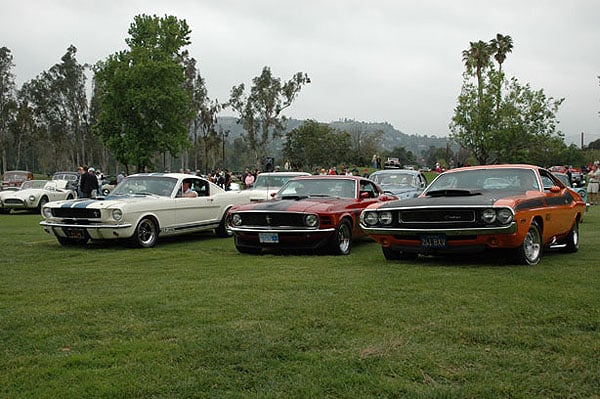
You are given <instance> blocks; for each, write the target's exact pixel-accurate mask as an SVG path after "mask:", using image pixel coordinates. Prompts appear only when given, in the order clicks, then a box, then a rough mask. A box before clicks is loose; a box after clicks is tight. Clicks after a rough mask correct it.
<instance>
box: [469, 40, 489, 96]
mask: <svg viewBox="0 0 600 399" xmlns="http://www.w3.org/2000/svg"><path fill="white" fill-rule="evenodd" d="M492 52H493V50H492V47H491V46H490V45H489V44H488V43H486V42H484V41H481V40H480V41H478V42H470V43H469V49H467V50H464V51H463V62H464V63H465V66H466V67H467V73H468V74H469V75H472V74H473V71H475V76H476V77H477V87H478V90H479V96H480V97H481V93H482V90H483V86H482V74H483V71H484V70H485V68H487V67H489V66H490V57H491V56H492Z"/></svg>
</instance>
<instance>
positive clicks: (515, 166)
mask: <svg viewBox="0 0 600 399" xmlns="http://www.w3.org/2000/svg"><path fill="white" fill-rule="evenodd" d="M477 169H531V170H538V169H541V168H540V167H539V166H534V165H528V164H519V163H506V164H497V165H476V166H463V167H461V168H454V169H448V170H446V171H445V172H444V173H452V172H460V171H463V170H477Z"/></svg>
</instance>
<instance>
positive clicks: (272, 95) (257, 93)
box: [227, 66, 310, 168]
mask: <svg viewBox="0 0 600 399" xmlns="http://www.w3.org/2000/svg"><path fill="white" fill-rule="evenodd" d="M252 83H253V84H252V87H251V88H250V92H249V94H246V93H245V85H244V84H243V83H241V84H240V85H238V86H234V87H233V88H232V89H231V95H230V100H229V103H228V104H227V105H228V106H231V108H232V109H233V110H234V111H235V112H237V113H238V115H239V121H240V123H241V124H242V126H243V127H244V130H245V131H246V134H245V139H246V142H247V144H248V148H249V150H250V151H251V153H252V156H253V158H254V162H255V164H256V167H257V168H259V167H260V165H261V164H262V160H263V159H264V157H265V155H266V153H265V151H266V147H267V145H268V144H269V141H270V140H271V138H275V137H279V136H281V134H282V133H283V131H284V130H285V121H286V120H287V118H286V117H285V116H284V115H282V112H283V111H284V110H285V109H286V108H288V107H290V106H291V105H292V103H293V102H294V100H295V99H296V97H297V96H298V94H299V93H300V90H301V89H302V86H303V85H305V84H307V83H310V79H309V77H308V75H306V74H305V73H302V72H298V73H296V74H295V75H294V76H292V78H291V79H290V80H288V81H287V82H284V83H282V81H281V79H279V78H276V77H274V76H273V74H272V73H271V69H270V68H269V67H266V66H265V67H264V68H263V70H262V73H261V74H260V76H257V77H255V78H254V79H253V80H252Z"/></svg>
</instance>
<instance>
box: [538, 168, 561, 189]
mask: <svg viewBox="0 0 600 399" xmlns="http://www.w3.org/2000/svg"><path fill="white" fill-rule="evenodd" d="M540 176H541V177H542V184H543V185H544V191H550V187H552V186H558V185H559V184H558V183H557V182H556V179H555V178H553V177H552V176H550V175H549V174H547V173H545V171H540Z"/></svg>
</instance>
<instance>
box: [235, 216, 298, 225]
mask: <svg viewBox="0 0 600 399" xmlns="http://www.w3.org/2000/svg"><path fill="white" fill-rule="evenodd" d="M240 216H241V217H242V226H246V227H247V226H261V227H305V226H304V214H303V213H277V212H275V213H270V212H243V213H240Z"/></svg>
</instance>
